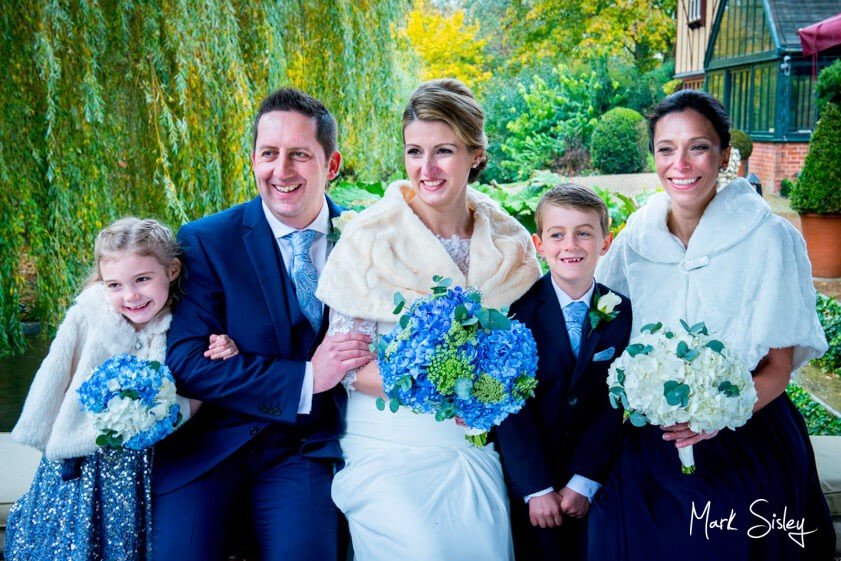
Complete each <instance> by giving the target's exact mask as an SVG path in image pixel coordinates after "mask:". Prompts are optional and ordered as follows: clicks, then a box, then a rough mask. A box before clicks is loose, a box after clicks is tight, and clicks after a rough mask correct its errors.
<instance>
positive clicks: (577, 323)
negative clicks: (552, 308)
mask: <svg viewBox="0 0 841 561" xmlns="http://www.w3.org/2000/svg"><path fill="white" fill-rule="evenodd" d="M589 309H590V307H589V306H588V305H587V304H585V303H584V302H580V301H579V302H572V303H570V304H567V305H566V306H564V309H563V312H564V323H566V326H567V334H569V342H570V344H571V345H572V352H573V353H574V354H575V356H578V350H579V349H580V348H581V329H582V328H583V327H584V317H585V316H586V315H587V311H588V310H589Z"/></svg>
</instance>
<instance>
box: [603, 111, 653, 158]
mask: <svg viewBox="0 0 841 561" xmlns="http://www.w3.org/2000/svg"><path fill="white" fill-rule="evenodd" d="M645 123H646V121H645V117H643V116H642V115H640V114H639V113H638V112H637V111H634V110H633V109H626V108H624V107H616V108H614V109H611V110H610V111H608V112H607V113H605V114H604V115H602V117H601V119H599V122H598V124H597V125H596V127H595V129H594V130H593V139H592V142H591V144H590V157H591V158H592V163H593V165H594V166H595V167H596V168H598V169H599V170H601V171H602V172H603V173H606V174H614V173H637V172H640V171H642V170H643V169H644V168H645V155H646V153H647V152H648V150H647V145H648V141H647V135H646V125H645Z"/></svg>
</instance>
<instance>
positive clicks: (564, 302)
mask: <svg viewBox="0 0 841 561" xmlns="http://www.w3.org/2000/svg"><path fill="white" fill-rule="evenodd" d="M549 278H550V279H551V280H552V288H554V289H555V294H556V295H557V297H558V303H559V304H560V305H561V309H564V308H566V307H567V306H568V305H569V304H571V303H573V302H584V303H585V304H587V307H588V308H589V307H590V299H591V298H592V297H593V291H594V290H595V289H596V281H595V280H594V281H593V284H591V285H590V289H589V290H588V291H587V292H585V293H584V295H583V296H582V297H581V298H577V299H575V300H573V299H572V297H571V296H570V295H569V294H567V293H566V292H564V290H563V289H562V288H561V287H560V286H558V285H557V284H555V279H553V278H552V277H551V275H550V277H549Z"/></svg>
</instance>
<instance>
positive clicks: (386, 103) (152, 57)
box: [0, 0, 413, 354]
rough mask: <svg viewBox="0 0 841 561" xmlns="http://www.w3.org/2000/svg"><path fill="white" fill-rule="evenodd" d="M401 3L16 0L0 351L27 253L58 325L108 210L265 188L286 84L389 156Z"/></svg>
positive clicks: (11, 341) (4, 105)
mask: <svg viewBox="0 0 841 561" xmlns="http://www.w3.org/2000/svg"><path fill="white" fill-rule="evenodd" d="M406 10H407V6H406V4H405V3H404V2H401V1H399V0H383V1H381V2H366V3H362V4H360V3H358V2H353V1H351V0H336V1H332V0H331V1H328V0H313V1H311V2H298V1H293V2H281V3H277V2H266V1H256V2H246V1H242V0H235V1H229V0H206V1H205V2H202V3H201V5H200V6H199V5H196V6H193V5H192V4H189V3H178V2H176V3H172V2H162V1H161V0H151V1H149V2H116V1H114V0H103V1H100V2H69V1H67V0H36V1H35V2H27V3H20V2H7V3H5V4H4V8H3V10H2V11H0V34H2V38H3V40H2V41H0V54H2V56H3V61H4V64H5V67H4V79H3V80H2V85H0V88H2V95H1V96H0V134H2V138H3V139H4V141H3V142H2V143H0V250H2V251H0V279H2V280H1V281H0V283H1V284H0V354H2V353H5V352H10V351H18V350H20V348H21V343H22V334H21V328H20V323H19V319H18V308H19V304H20V298H21V291H22V289H23V287H24V279H23V275H22V273H21V265H22V264H21V261H25V262H26V264H27V265H29V264H32V265H34V268H35V271H36V275H35V276H36V279H35V282H36V283H37V286H36V287H35V289H34V292H35V293H36V302H35V314H36V315H37V316H38V318H39V319H41V320H42V321H44V322H45V323H46V324H47V325H55V324H56V322H57V320H58V319H60V317H61V316H62V314H63V312H64V310H65V309H66V307H67V305H68V303H69V301H70V299H71V297H72V295H73V294H74V292H76V291H77V289H78V285H79V283H80V281H81V280H82V279H83V278H84V277H85V276H86V273H87V269H88V267H89V266H90V265H89V263H90V256H91V254H92V246H93V240H94V236H95V234H96V232H97V231H98V230H100V229H101V228H102V227H103V226H105V225H106V224H108V223H109V222H111V221H112V220H113V219H115V218H117V217H119V216H121V215H126V214H135V215H140V216H154V217H157V218H160V219H162V220H163V221H165V222H167V223H169V224H170V225H171V226H172V227H178V226H179V225H180V224H182V223H183V222H184V221H186V220H190V219H193V218H196V217H199V216H202V215H205V214H208V213H211V212H214V211H217V210H220V209H222V208H225V207H228V206H230V205H232V204H234V203H238V202H242V201H243V200H246V199H249V198H251V197H253V196H254V195H255V192H256V190H255V189H254V186H253V180H252V179H251V171H250V162H249V154H250V151H251V138H250V136H251V132H250V128H251V119H252V115H253V114H254V112H255V110H256V106H257V104H258V103H259V102H260V100H261V99H262V98H263V97H265V95H267V94H268V93H269V92H270V91H271V90H273V89H276V88H277V87H280V86H282V85H287V84H288V85H295V86H298V87H300V88H302V89H304V90H306V91H308V92H309V93H312V94H313V95H315V96H317V97H319V98H320V99H322V101H324V102H325V104H326V105H327V106H328V107H329V108H330V109H331V110H332V111H333V112H334V113H335V115H336V117H337V119H338V121H339V130H340V141H341V145H342V151H343V152H344V153H345V154H346V156H347V157H346V159H345V169H346V170H350V171H354V170H356V171H358V172H361V171H364V173H365V175H366V178H371V179H379V178H381V177H383V176H388V175H389V174H390V173H392V172H393V170H395V169H396V168H397V165H398V163H399V159H398V155H399V153H400V127H399V122H400V109H401V105H402V103H403V102H404V101H405V99H406V97H407V95H408V91H407V88H406V87H404V85H403V82H404V81H405V80H404V79H403V78H402V76H403V70H402V69H401V68H400V67H399V66H398V61H400V60H401V59H402V58H403V57H401V56H399V53H397V52H396V51H395V49H396V48H397V47H396V43H395V42H394V41H393V40H392V39H393V38H392V35H391V33H390V31H388V30H390V29H391V28H393V27H394V24H396V23H397V22H400V21H402V20H403V19H404V15H405V13H406ZM325 29H329V30H330V32H329V33H325V31H324V30H325ZM383 30H385V31H383ZM412 85H413V84H412ZM7 139H8V140H9V141H8V142H7V141H6V140H7ZM360 175H361V174H360Z"/></svg>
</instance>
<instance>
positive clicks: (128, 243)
mask: <svg viewBox="0 0 841 561" xmlns="http://www.w3.org/2000/svg"><path fill="white" fill-rule="evenodd" d="M122 251H129V252H132V253H134V254H136V255H140V256H143V257H148V256H151V257H154V258H155V259H156V260H157V261H158V263H160V264H161V265H162V266H163V267H164V269H166V270H167V271H169V270H170V268H171V267H172V264H173V262H174V261H178V262H179V263H180V262H181V248H180V247H179V246H178V242H177V241H176V240H175V236H174V235H173V234H172V230H170V229H169V228H167V227H166V226H164V225H163V224H161V223H160V222H158V221H157V220H152V219H143V220H141V219H140V218H135V217H134V216H128V217H125V218H120V219H119V220H117V221H116V222H114V223H112V224H111V225H110V226H107V227H106V228H104V229H103V230H102V231H101V232H99V234H98V235H97V236H96V243H95V244H94V249H93V254H94V262H93V270H92V271H91V273H90V276H88V279H87V282H86V283H85V286H90V285H92V284H96V283H98V282H102V273H101V271H100V268H99V265H100V263H101V262H102V260H103V259H108V258H110V257H113V256H114V255H115V254H117V253H120V252H122ZM182 276H183V270H182V271H181V273H180V274H178V275H177V276H176V277H175V278H174V279H173V280H172V281H171V282H170V285H169V302H168V303H169V304H172V303H173V302H175V301H177V300H178V299H179V298H180V297H181V295H182V294H183V292H182V290H181V277H182Z"/></svg>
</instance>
